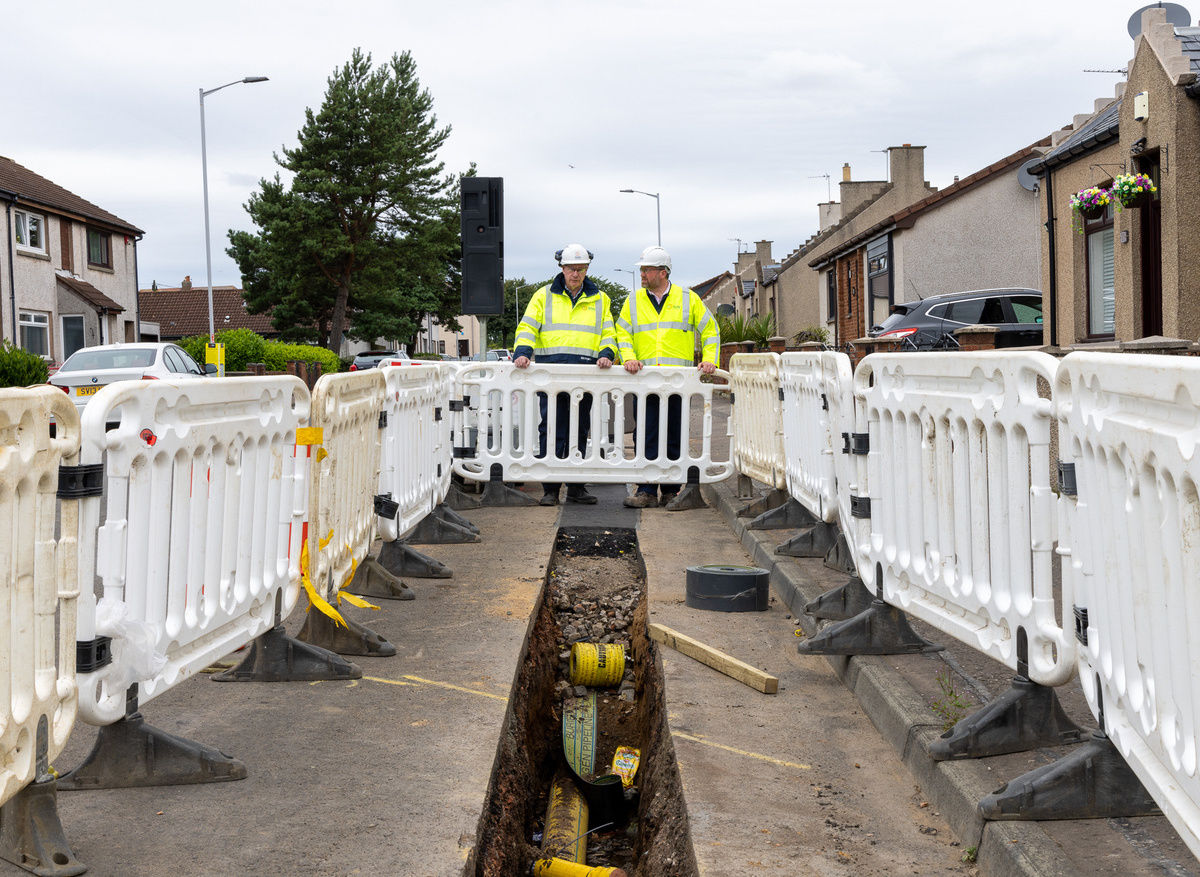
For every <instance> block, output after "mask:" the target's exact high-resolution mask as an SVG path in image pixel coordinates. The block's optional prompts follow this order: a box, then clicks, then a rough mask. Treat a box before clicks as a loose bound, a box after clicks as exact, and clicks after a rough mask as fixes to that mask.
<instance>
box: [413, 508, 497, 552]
mask: <svg viewBox="0 0 1200 877" xmlns="http://www.w3.org/2000/svg"><path fill="white" fill-rule="evenodd" d="M404 538H405V541H406V542H415V543H417V544H418V545H459V544H462V543H465V542H481V541H483V540H482V538H481V537H480V535H479V528H478V527H476V526H475V525H474V524H472V523H471V522H470V521H468V520H467V519H466V518H464V517H463V516H462V515H460V514H458V513H457V512H455V511H454V510H453V509H450V508H448V507H447V506H446V505H445V504H444V503H443V504H441V505H439V506H438V507H437V508H436V509H434V510H433V511H432V512H430V513H429V514H427V515H426V516H425V517H423V518H422V519H421V522H420V523H419V524H417V526H416V527H415V528H414V529H413V531H412V532H411V533H409V534H408V535H407V536H405V537H404Z"/></svg>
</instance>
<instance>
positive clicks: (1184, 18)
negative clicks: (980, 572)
mask: <svg viewBox="0 0 1200 877" xmlns="http://www.w3.org/2000/svg"><path fill="white" fill-rule="evenodd" d="M1147 9H1165V10H1167V24H1169V25H1171V26H1172V27H1189V26H1190V25H1191V23H1192V16H1191V13H1189V12H1188V11H1187V10H1186V9H1184V8H1183V7H1182V6H1180V5H1179V4H1178V3H1151V4H1150V5H1149V6H1143V7H1142V8H1141V9H1139V10H1138V11H1137V12H1135V13H1133V15H1131V16H1129V36H1130V37H1132V38H1133V39H1137V36H1138V34H1140V33H1141V32H1142V13H1143V12H1145V11H1146V10H1147Z"/></svg>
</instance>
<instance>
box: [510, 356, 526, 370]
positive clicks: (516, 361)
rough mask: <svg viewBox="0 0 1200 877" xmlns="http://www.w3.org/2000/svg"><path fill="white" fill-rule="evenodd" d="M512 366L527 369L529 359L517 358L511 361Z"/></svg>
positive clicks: (524, 357)
mask: <svg viewBox="0 0 1200 877" xmlns="http://www.w3.org/2000/svg"><path fill="white" fill-rule="evenodd" d="M513 365H515V366H516V367H517V368H527V367H528V366H529V357H528V356H518V357H517V358H516V359H514V360H513Z"/></svg>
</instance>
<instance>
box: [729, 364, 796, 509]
mask: <svg viewBox="0 0 1200 877" xmlns="http://www.w3.org/2000/svg"><path fill="white" fill-rule="evenodd" d="M729 375H730V379H729V385H730V391H731V392H732V394H733V441H732V442H731V443H730V452H729V456H730V459H732V460H733V464H734V466H736V467H737V470H738V471H739V472H741V473H742V474H743V475H749V476H750V477H751V478H753V479H755V480H756V481H761V482H762V483H763V484H766V485H768V486H769V487H774V488H777V489H779V490H784V489H786V488H787V486H788V479H787V474H788V473H787V464H786V459H787V458H786V457H785V456H784V438H783V408H782V403H783V393H782V387H781V385H780V381H779V354H777V353H737V354H734V355H733V356H732V357H731V358H730V361H729Z"/></svg>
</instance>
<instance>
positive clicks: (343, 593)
mask: <svg viewBox="0 0 1200 877" xmlns="http://www.w3.org/2000/svg"><path fill="white" fill-rule="evenodd" d="M346 550H347V551H349V550H350V546H349V545H347V546H346ZM357 571H358V561H357V560H354V559H351V561H350V575H348V576H346V581H344V582H342V586H341V587H340V588H338V592H337V599H338V603H339V604H340V603H341V602H342V598H343V597H344V598H345V599H346V602H347V603H349V604H350V605H351V606H357V607H358V608H359V609H378V608H379V607H378V606H376V605H375V604H374V603H369V602H367V601H366V600H364V599H363V598H362V597H360V596H358V594H352V593H350V592H349V591H347V590H346V586H347V585H349V584H350V583H351V582H352V581H354V573H355V572H357Z"/></svg>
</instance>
